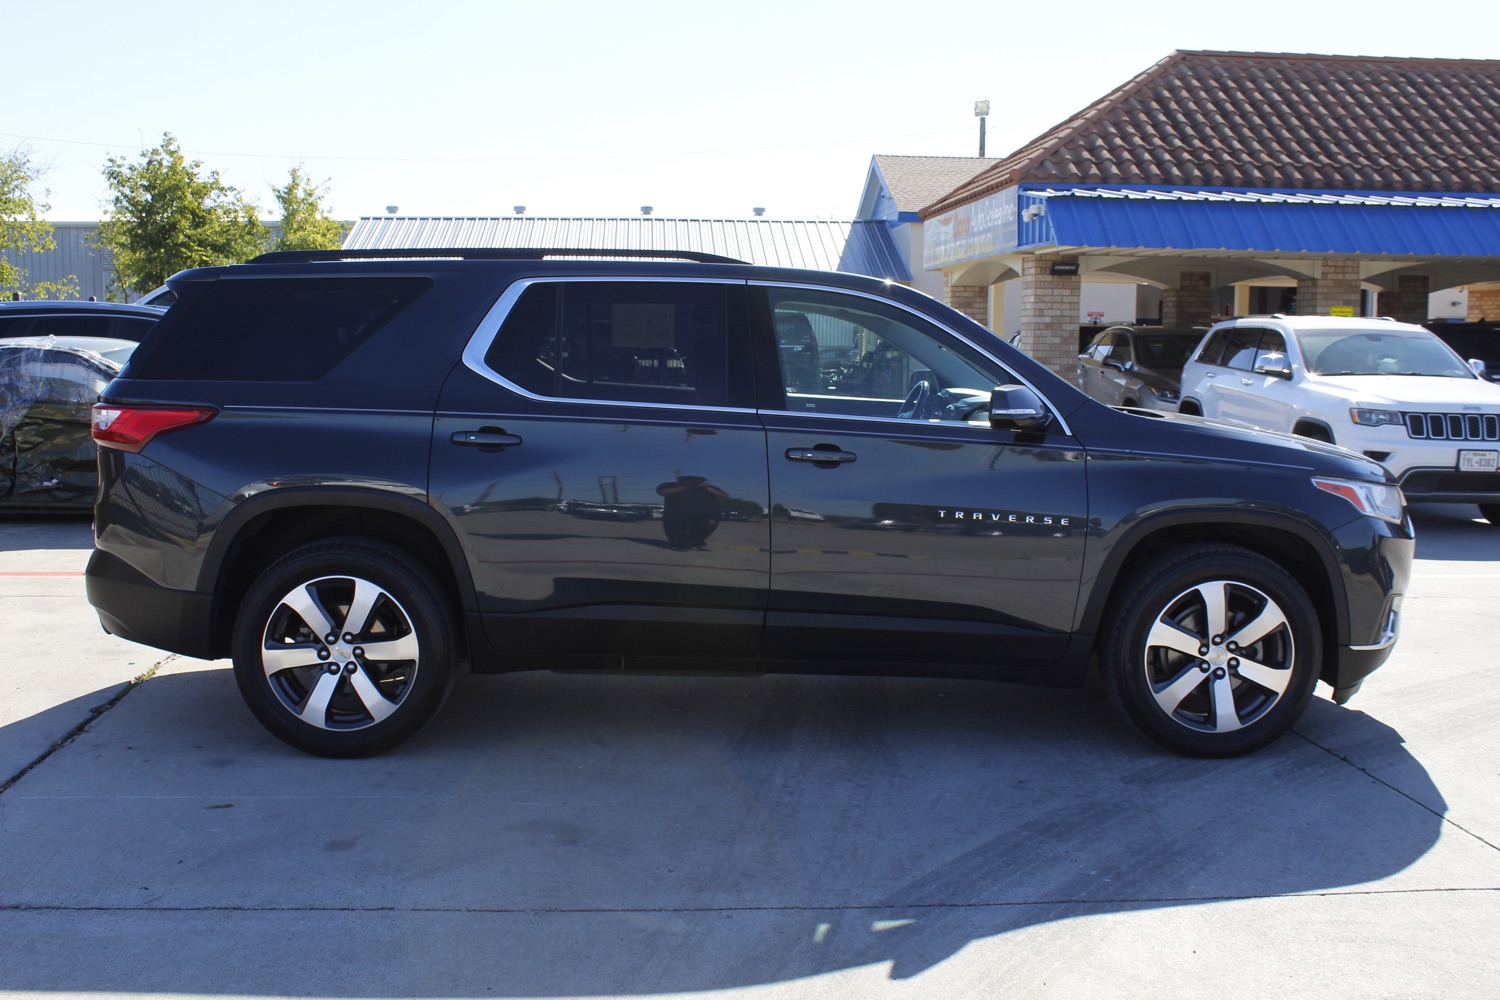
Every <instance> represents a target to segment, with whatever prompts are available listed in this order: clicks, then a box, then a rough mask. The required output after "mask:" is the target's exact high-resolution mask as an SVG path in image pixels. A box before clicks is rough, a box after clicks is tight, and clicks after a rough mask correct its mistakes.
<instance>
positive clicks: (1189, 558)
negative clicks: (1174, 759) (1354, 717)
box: [1100, 545, 1322, 757]
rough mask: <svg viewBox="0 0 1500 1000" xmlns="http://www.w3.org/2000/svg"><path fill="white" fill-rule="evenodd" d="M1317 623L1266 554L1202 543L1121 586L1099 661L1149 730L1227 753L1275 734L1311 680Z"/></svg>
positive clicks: (1161, 739)
mask: <svg viewBox="0 0 1500 1000" xmlns="http://www.w3.org/2000/svg"><path fill="white" fill-rule="evenodd" d="M1321 662H1322V634H1321V630H1320V628H1319V626H1318V619H1317V614H1316V612H1315V610H1314V608H1313V605H1312V602H1311V601H1310V600H1309V599H1308V596H1307V593H1306V592H1305V591H1304V590H1303V589H1302V587H1301V586H1299V585H1298V583H1297V581H1296V580H1295V579H1293V578H1292V576H1291V575H1290V574H1289V573H1287V572H1286V571H1285V570H1283V569H1282V568H1281V567H1280V566H1278V565H1276V564H1275V563H1273V562H1271V561H1270V560H1269V559H1266V558H1265V557H1263V556H1260V555H1258V554H1256V553H1254V552H1250V551H1248V550H1246V549H1241V548H1238V547H1235V546H1229V545H1197V546H1191V547H1188V548H1183V549H1178V550H1175V551H1173V552H1169V553H1167V554H1166V555H1164V556H1161V557H1158V558H1156V559H1155V560H1153V561H1151V562H1149V563H1147V564H1146V565H1145V566H1143V567H1142V568H1141V569H1140V570H1139V571H1137V572H1136V573H1135V574H1134V575H1133V576H1132V577H1131V578H1130V579H1129V580H1127V581H1126V582H1125V584H1124V586H1123V587H1122V589H1121V592H1120V595H1119V601H1118V604H1117V605H1116V609H1115V611H1114V613H1113V614H1112V615H1111V616H1110V617H1109V619H1108V621H1107V622H1106V625H1105V630H1104V635H1103V645H1102V647H1101V650H1100V666H1101V669H1102V673H1103V675H1104V682H1105V688H1106V690H1107V691H1108V693H1109V697H1110V701H1111V702H1112V703H1113V704H1114V706H1115V708H1116V709H1117V710H1118V711H1120V712H1121V714H1123V715H1124V716H1125V717H1126V718H1127V719H1129V720H1130V721H1131V722H1132V723H1133V724H1134V725H1135V726H1136V727H1137V728H1139V729H1140V730H1141V731H1142V732H1143V733H1145V734H1146V735H1147V736H1149V737H1150V738H1151V739H1153V740H1155V741H1156V742H1158V743H1160V744H1162V745H1163V746H1166V747H1170V748H1171V749H1173V750H1176V751H1178V752H1179V753H1184V754H1188V755H1191V756H1195V757H1232V756H1235V755H1237V754H1242V753H1248V752H1250V751H1251V750H1255V749H1258V748H1260V747H1262V746H1265V745H1266V744H1267V743H1270V742H1271V741H1272V740H1274V739H1275V738H1276V737H1278V736H1280V735H1281V734H1282V733H1283V732H1285V731H1286V729H1287V728H1288V727H1289V726H1290V725H1291V724H1292V723H1293V722H1294V721H1295V720H1296V719H1297V717H1298V716H1300V715H1301V714H1302V711H1303V710H1304V709H1305V708H1306V707H1307V703H1308V701H1309V700H1310V699H1311V698H1312V693H1313V688H1314V687H1315V686H1316V685H1317V680H1318V669H1319V664H1320V663H1321Z"/></svg>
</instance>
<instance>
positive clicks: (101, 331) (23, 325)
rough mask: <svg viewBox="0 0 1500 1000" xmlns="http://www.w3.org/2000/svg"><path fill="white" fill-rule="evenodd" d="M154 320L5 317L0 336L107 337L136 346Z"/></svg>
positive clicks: (49, 316) (153, 323)
mask: <svg viewBox="0 0 1500 1000" xmlns="http://www.w3.org/2000/svg"><path fill="white" fill-rule="evenodd" d="M155 325H156V320H154V319H150V318H148V317H145V316H141V317H135V316H110V315H93V316H69V315H56V316H52V315H47V314H42V315H37V316H6V317H4V318H3V319H0V337H109V338H111V339H113V340H129V341H132V342H134V343H137V344H138V343H140V342H141V338H142V337H144V336H145V335H146V331H148V330H150V329H151V328H152V327H153V326H155Z"/></svg>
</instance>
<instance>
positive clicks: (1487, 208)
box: [1024, 188, 1500, 259]
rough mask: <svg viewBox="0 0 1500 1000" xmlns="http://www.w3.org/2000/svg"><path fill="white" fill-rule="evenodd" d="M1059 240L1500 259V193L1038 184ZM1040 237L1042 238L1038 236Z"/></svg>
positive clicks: (1054, 239)
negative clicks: (1055, 186)
mask: <svg viewBox="0 0 1500 1000" xmlns="http://www.w3.org/2000/svg"><path fill="white" fill-rule="evenodd" d="M1024 194H1025V195H1026V196H1030V197H1032V198H1037V199H1042V200H1044V202H1045V205H1046V210H1045V215H1044V216H1043V218H1044V219H1045V222H1046V227H1045V228H1046V229H1047V234H1046V236H1045V237H1043V238H1042V239H1041V240H1039V242H1046V243H1052V244H1054V245H1056V246H1058V247H1094V248H1110V249H1112V250H1122V251H1130V250H1142V251H1153V250H1171V251H1172V252H1174V253H1177V252H1183V251H1193V252H1198V253H1223V254H1233V253H1289V254H1290V253H1312V254H1347V255H1358V256H1375V257H1378V256H1391V257H1412V256H1417V257H1465V258H1476V257H1478V258H1495V259H1500V196H1492V195H1474V196H1458V195H1455V196H1451V197H1442V196H1425V195H1405V194H1341V193H1339V194H1336V193H1329V192H1326V191H1232V190H1231V191H1217V190H1180V189H1174V190H1167V189H1119V188H1063V189H1044V190H1028V191H1026V192H1025V193H1024ZM1033 238H1035V237H1033Z"/></svg>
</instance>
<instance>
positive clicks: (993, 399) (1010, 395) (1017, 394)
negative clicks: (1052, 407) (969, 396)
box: [990, 385, 1052, 431]
mask: <svg viewBox="0 0 1500 1000" xmlns="http://www.w3.org/2000/svg"><path fill="white" fill-rule="evenodd" d="M1051 422H1052V414H1051V413H1049V412H1048V411H1047V404H1045V403H1043V402H1042V398H1041V397H1040V396H1038V395H1037V394H1036V393H1034V392H1032V391H1031V390H1030V389H1028V388H1026V387H1025V386H1024V385H997V386H995V388H994V389H993V390H991V392H990V426H991V427H993V428H995V429H996V430H1002V431H1039V430H1041V429H1042V428H1043V427H1046V426H1047V425H1048V424H1050V423H1051Z"/></svg>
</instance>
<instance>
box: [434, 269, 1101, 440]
mask: <svg viewBox="0 0 1500 1000" xmlns="http://www.w3.org/2000/svg"><path fill="white" fill-rule="evenodd" d="M620 281H628V282H631V283H638V282H657V283H666V284H679V285H680V284H698V285H743V286H745V287H747V288H749V287H755V288H794V289H804V290H807V291H814V292H828V293H832V294H836V295H847V296H852V297H854V298H858V299H866V300H868V301H870V302H875V303H879V304H881V305H885V306H889V307H892V308H895V309H898V310H900V311H901V312H903V313H906V314H907V315H910V316H913V317H915V318H916V319H918V320H920V321H921V322H922V323H925V324H928V325H930V326H933V327H936V328H937V329H939V330H941V331H942V332H943V333H946V334H947V335H948V336H950V337H953V338H955V339H956V340H958V341H959V342H960V343H962V344H964V345H965V346H967V347H968V348H969V349H970V350H972V351H974V352H976V353H978V354H979V355H980V356H981V357H984V358H987V359H989V361H990V362H991V363H993V364H995V365H997V366H998V367H1000V368H1002V369H1004V370H1005V371H1008V372H1010V375H1011V377H1012V378H1013V379H1015V380H1016V381H1017V382H1018V383H1019V384H1020V385H1023V386H1025V387H1026V388H1027V389H1030V390H1031V391H1032V392H1034V393H1036V395H1037V398H1039V399H1041V400H1042V401H1043V402H1044V403H1046V404H1047V408H1048V410H1050V411H1051V413H1052V418H1053V419H1054V420H1055V421H1057V424H1058V427H1059V428H1060V429H1061V430H1062V432H1063V433H1064V434H1066V435H1067V436H1068V437H1072V436H1073V431H1072V428H1071V427H1069V426H1068V422H1067V419H1066V418H1065V417H1064V416H1063V415H1062V413H1061V411H1060V410H1059V409H1058V407H1057V405H1056V404H1055V403H1053V401H1052V400H1051V399H1050V398H1049V397H1048V396H1047V394H1046V393H1044V392H1042V391H1041V390H1040V389H1038V388H1037V387H1036V385H1035V384H1033V383H1032V382H1031V381H1030V380H1028V379H1027V378H1026V377H1025V376H1024V375H1022V374H1021V373H1020V372H1017V371H1014V370H1012V368H1011V366H1010V365H1008V364H1006V363H1005V362H1003V361H1001V360H1000V359H999V358H997V357H995V355H993V354H992V353H990V352H989V351H987V350H985V349H984V348H983V347H981V346H979V345H978V344H976V343H974V341H972V340H970V339H969V338H968V337H965V336H964V335H963V334H961V333H959V332H958V331H957V330H954V329H952V328H951V327H949V326H947V325H945V324H943V323H939V322H938V321H937V320H935V319H933V318H932V317H931V316H928V315H926V314H925V313H923V312H921V311H919V310H917V309H913V308H912V307H911V306H908V305H906V304H905V303H903V302H897V301H895V300H894V299H889V298H886V297H884V296H881V295H875V294H872V293H870V292H865V291H860V290H858V289H852V288H843V287H841V286H838V285H818V284H809V283H804V282H795V281H755V280H751V279H747V278H736V279H728V280H726V279H724V278H696V277H675V276H671V275H617V274H613V275H606V274H599V275H595V274H589V275H576V276H574V275H540V276H537V277H532V278H520V279H517V280H516V281H514V282H512V283H511V284H510V286H509V287H507V288H506V289H505V291H504V292H503V293H501V295H500V297H499V298H498V299H496V300H495V304H494V305H493V306H491V307H490V308H489V310H488V311H487V312H486V313H485V314H484V318H483V319H481V320H480V321H479V324H478V325H477V326H476V327H475V328H474V332H473V334H471V335H470V337H469V342H468V343H467V344H465V345H464V351H463V364H464V367H466V368H468V369H469V370H470V371H472V372H473V373H474V374H476V375H478V376H479V377H480V378H483V379H485V380H486V381H489V382H493V383H495V384H496V385H498V386H501V387H502V388H504V389H506V390H508V391H510V392H513V393H515V394H516V395H518V396H521V397H523V398H525V399H530V400H535V401H536V402H539V403H567V404H575V405H576V404H581V405H585V406H609V407H621V406H628V407H639V408H642V409H650V410H685V411H693V412H698V413H702V412H704V411H712V412H715V413H761V412H767V413H786V414H791V415H795V416H799V417H822V418H825V419H842V420H873V421H880V422H882V423H890V424H897V425H900V426H902V427H908V428H910V427H914V426H923V427H928V426H943V425H947V426H953V427H960V426H962V427H972V426H974V425H973V424H970V423H968V422H967V421H958V422H954V421H941V420H934V421H925V420H923V421H914V420H904V419H901V418H899V417H877V416H862V415H858V414H848V413H816V412H805V411H802V410H785V409H783V410H765V411H762V410H755V409H747V408H745V407H735V406H687V405H683V404H681V403H646V402H636V401H633V400H610V399H585V398H579V397H572V396H543V395H540V394H538V393H534V392H532V391H530V390H529V389H523V388H521V387H520V386H519V385H516V384H515V383H514V382H512V381H510V379H508V378H506V377H505V376H503V375H501V374H500V373H499V372H497V371H495V370H494V369H492V368H490V367H489V366H488V365H486V364H485V363H484V356H485V354H486V353H488V351H489V348H490V345H491V344H492V343H494V339H495V335H496V334H498V333H499V331H500V327H501V326H502V325H503V324H504V322H505V318H506V317H507V316H508V315H509V314H510V311H511V309H512V308H514V306H515V304H516V302H517V300H519V299H520V297H521V296H522V295H523V294H525V292H526V290H527V289H529V288H530V287H531V286H532V285H538V284H558V283H561V282H568V283H579V282H620ZM991 388H993V387H991Z"/></svg>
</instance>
